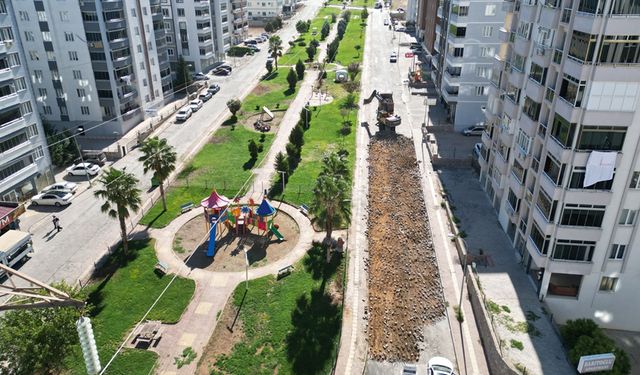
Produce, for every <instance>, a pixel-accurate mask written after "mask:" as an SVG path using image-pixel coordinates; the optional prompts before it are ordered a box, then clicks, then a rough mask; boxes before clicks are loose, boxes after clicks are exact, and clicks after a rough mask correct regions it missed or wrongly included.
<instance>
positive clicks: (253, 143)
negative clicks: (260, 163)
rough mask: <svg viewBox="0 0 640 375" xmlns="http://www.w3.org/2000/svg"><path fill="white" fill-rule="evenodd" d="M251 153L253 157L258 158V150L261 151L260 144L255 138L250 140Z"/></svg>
mask: <svg viewBox="0 0 640 375" xmlns="http://www.w3.org/2000/svg"><path fill="white" fill-rule="evenodd" d="M248 148H249V155H250V156H251V159H257V158H258V152H260V151H259V150H258V144H257V143H256V141H254V140H253V139H250V140H249V145H248Z"/></svg>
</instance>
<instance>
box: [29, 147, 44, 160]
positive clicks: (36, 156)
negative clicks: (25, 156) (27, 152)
mask: <svg viewBox="0 0 640 375" xmlns="http://www.w3.org/2000/svg"><path fill="white" fill-rule="evenodd" d="M32 156H33V159H34V160H38V159H40V158H43V157H44V149H43V148H42V146H38V147H36V149H35V150H33V154H32Z"/></svg>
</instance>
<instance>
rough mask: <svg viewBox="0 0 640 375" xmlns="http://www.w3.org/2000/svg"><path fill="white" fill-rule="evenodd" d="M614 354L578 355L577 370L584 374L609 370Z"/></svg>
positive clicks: (614, 359) (611, 366) (614, 358)
mask: <svg viewBox="0 0 640 375" xmlns="http://www.w3.org/2000/svg"><path fill="white" fill-rule="evenodd" d="M615 361H616V356H615V355H614V354H613V353H606V354H594V355H585V356H582V357H580V362H578V372H579V373H581V374H586V373H589V372H598V371H609V370H611V369H612V368H613V364H614V363H615Z"/></svg>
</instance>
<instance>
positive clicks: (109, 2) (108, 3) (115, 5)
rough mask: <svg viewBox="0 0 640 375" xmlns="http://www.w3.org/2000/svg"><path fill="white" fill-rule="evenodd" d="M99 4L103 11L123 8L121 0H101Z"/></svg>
mask: <svg viewBox="0 0 640 375" xmlns="http://www.w3.org/2000/svg"><path fill="white" fill-rule="evenodd" d="M100 4H102V10H103V11H105V12H107V11H114V10H122V9H124V7H123V5H122V0H102V1H101V2H100Z"/></svg>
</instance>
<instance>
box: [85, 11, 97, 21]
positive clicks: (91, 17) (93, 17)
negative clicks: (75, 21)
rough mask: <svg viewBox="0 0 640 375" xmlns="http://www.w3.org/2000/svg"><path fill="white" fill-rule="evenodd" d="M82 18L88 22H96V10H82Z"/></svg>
mask: <svg viewBox="0 0 640 375" xmlns="http://www.w3.org/2000/svg"><path fill="white" fill-rule="evenodd" d="M82 20H83V21H88V22H98V14H97V13H96V12H82Z"/></svg>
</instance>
